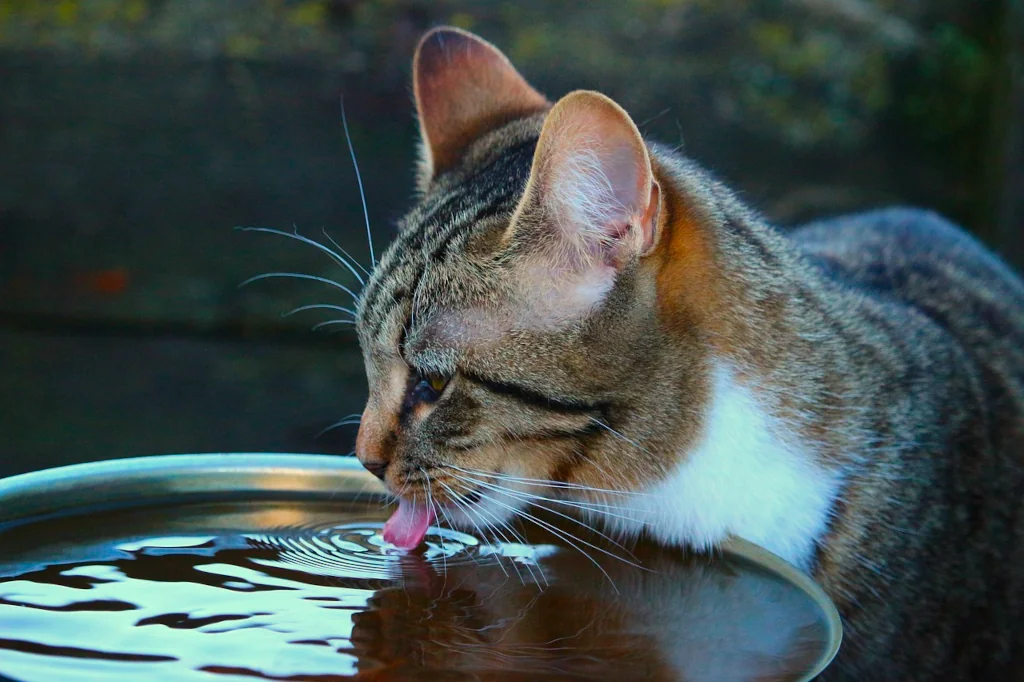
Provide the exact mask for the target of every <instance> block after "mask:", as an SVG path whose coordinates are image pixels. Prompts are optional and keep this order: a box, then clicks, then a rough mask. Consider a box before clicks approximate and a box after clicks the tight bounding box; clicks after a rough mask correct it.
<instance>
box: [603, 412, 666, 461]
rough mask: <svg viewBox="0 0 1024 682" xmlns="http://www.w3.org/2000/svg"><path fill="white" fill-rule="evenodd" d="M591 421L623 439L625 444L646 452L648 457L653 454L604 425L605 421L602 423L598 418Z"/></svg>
mask: <svg viewBox="0 0 1024 682" xmlns="http://www.w3.org/2000/svg"><path fill="white" fill-rule="evenodd" d="M590 421H591V422H593V423H594V424H597V425H598V426H600V427H601V428H604V429H607V430H608V432H609V433H611V434H612V435H614V436H616V437H618V438H619V439H621V440H622V441H624V442H626V443H629V444H630V445H632V446H633V447H635V448H636V449H637V450H639V451H640V452H645V453H647V454H648V455H649V454H651V451H650V450H648V449H647V448H645V447H643V446H642V445H640V444H639V443H637V442H636V441H635V440H632V439H629V438H626V437H625V436H624V435H622V434H621V433H619V432H618V431H616V430H615V429H613V428H612V427H611V426H609V425H608V424H605V423H604V422H603V421H601V420H600V419H598V418H597V417H590Z"/></svg>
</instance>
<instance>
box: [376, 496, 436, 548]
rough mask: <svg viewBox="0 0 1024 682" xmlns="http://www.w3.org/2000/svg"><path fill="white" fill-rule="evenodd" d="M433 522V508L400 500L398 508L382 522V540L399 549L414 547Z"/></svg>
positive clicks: (425, 534)
mask: <svg viewBox="0 0 1024 682" xmlns="http://www.w3.org/2000/svg"><path fill="white" fill-rule="evenodd" d="M433 522H434V510H433V509H432V508H430V507H427V506H424V505H420V504H416V503H415V502H409V501H408V500H404V499H403V500H400V501H399V502H398V509H397V510H395V513H394V514H392V515H391V518H390V519H388V522H387V523H385V524H384V533H383V535H384V541H385V542H390V543H391V544H392V545H394V546H395V547H398V548H399V549H415V548H416V547H417V546H419V544H420V543H421V542H423V538H425V537H426V536H427V529H428V528H430V524H431V523H433Z"/></svg>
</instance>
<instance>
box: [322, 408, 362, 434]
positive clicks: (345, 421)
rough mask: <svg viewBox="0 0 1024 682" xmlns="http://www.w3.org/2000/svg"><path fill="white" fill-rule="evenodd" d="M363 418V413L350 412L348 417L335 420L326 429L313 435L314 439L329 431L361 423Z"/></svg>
mask: <svg viewBox="0 0 1024 682" xmlns="http://www.w3.org/2000/svg"><path fill="white" fill-rule="evenodd" d="M355 417H359V418H358V419H356V418H355ZM362 420H363V418H362V416H361V415H355V414H350V415H348V416H347V417H343V418H342V419H340V420H338V421H336V422H334V423H333V424H331V425H330V426H326V427H324V429H323V430H322V431H320V432H319V433H318V434H316V435H315V436H313V440H316V439H317V438H319V437H320V436H322V435H324V434H325V433H327V432H328V431H333V430H334V429H339V428H341V427H342V426H355V425H356V424H358V423H360V422H361V421H362Z"/></svg>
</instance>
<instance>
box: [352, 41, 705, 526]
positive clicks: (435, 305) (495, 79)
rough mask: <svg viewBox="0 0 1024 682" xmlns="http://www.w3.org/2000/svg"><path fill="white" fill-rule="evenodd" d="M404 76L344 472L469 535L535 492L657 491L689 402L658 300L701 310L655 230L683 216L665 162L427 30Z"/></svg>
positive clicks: (699, 360) (686, 376)
mask: <svg viewBox="0 0 1024 682" xmlns="http://www.w3.org/2000/svg"><path fill="white" fill-rule="evenodd" d="M413 71H414V88H415V97H416V109H417V113H418V115H419V123H420V130H421V134H422V157H421V158H422V160H421V165H420V173H419V182H418V184H419V187H418V190H419V193H418V198H417V203H416V205H415V206H414V207H413V208H412V210H411V211H410V212H409V213H408V215H407V216H406V217H405V218H404V219H403V220H402V221H401V225H400V230H399V233H398V235H397V237H396V238H395V240H394V242H393V243H392V244H391V245H390V247H389V248H388V250H387V252H386V253H385V254H384V256H383V257H382V258H381V260H380V263H379V264H378V265H377V267H376V269H375V270H374V272H373V273H372V278H371V279H370V281H369V282H368V283H367V286H366V289H365V293H364V295H363V296H362V298H361V300H360V302H359V308H358V316H357V329H358V334H359V340H360V343H361V346H362V349H363V355H364V358H365V362H366V370H367V377H368V382H369V392H370V395H369V400H368V403H367V406H366V410H365V412H364V414H363V418H362V423H361V426H360V430H359V436H358V441H357V455H358V457H359V459H360V461H362V462H363V464H364V465H365V466H366V467H367V468H368V469H370V470H371V471H374V472H375V473H377V474H378V476H380V477H381V478H382V479H383V480H384V481H385V482H386V484H387V485H388V487H389V488H390V489H391V490H392V492H394V493H395V494H398V495H400V496H402V497H404V498H409V499H416V500H419V501H420V502H425V501H426V500H427V499H428V498H430V499H432V500H433V501H435V502H437V503H439V504H442V505H443V506H444V507H445V508H446V509H447V511H448V512H449V514H450V515H451V516H452V517H453V518H455V519H462V521H464V522H472V521H475V523H477V524H480V525H495V524H500V522H501V521H503V520H504V519H506V518H507V517H508V516H509V515H510V513H511V511H512V509H513V508H519V507H521V506H523V503H524V502H525V500H526V495H525V494H523V493H524V491H528V490H531V489H532V490H533V492H535V493H536V492H538V491H539V492H540V493H541V494H543V492H544V490H545V488H544V487H543V486H544V485H545V484H544V483H541V482H548V481H554V482H558V483H567V484H568V485H569V486H572V487H573V488H574V489H575V486H589V487H592V488H600V489H614V490H628V489H632V488H639V487H642V486H645V485H648V484H650V483H651V482H653V481H655V480H657V479H658V478H659V477H660V476H662V475H664V473H665V472H666V471H667V469H668V468H669V467H670V466H671V464H672V463H673V458H674V457H675V456H676V455H675V452H676V450H677V449H678V447H679V445H680V444H681V443H682V444H685V443H686V442H688V440H690V439H692V438H693V437H694V431H695V428H696V426H695V422H694V416H693V415H695V414H698V413H699V412H700V411H701V405H702V403H703V401H704V400H705V398H706V394H707V392H708V387H707V383H708V378H707V377H708V374H707V358H706V355H705V353H704V351H703V350H702V348H703V346H702V344H701V343H699V339H698V332H697V329H698V327H699V325H698V324H696V321H695V320H694V319H690V317H688V315H689V313H688V312H687V310H686V309H685V306H684V307H683V308H679V307H678V302H679V301H680V300H684V299H685V297H683V296H680V295H678V292H676V291H674V289H675V288H676V287H677V284H676V283H677V280H678V273H679V268H680V267H681V268H684V269H686V268H689V276H690V277H692V278H693V279H694V281H696V282H697V283H698V286H697V287H696V289H694V288H693V287H690V288H689V289H688V291H690V293H691V294H693V292H694V291H696V292H697V293H696V294H693V295H695V296H698V297H699V296H700V287H699V282H700V277H701V265H700V263H699V260H698V259H696V258H691V256H692V253H683V254H680V253H675V251H677V250H678V249H679V247H678V244H679V240H678V239H675V238H673V235H672V234H671V233H672V232H679V231H680V230H686V229H688V228H687V226H688V225H689V224H690V222H692V221H693V220H694V218H693V217H692V215H691V213H692V211H691V209H690V208H689V207H688V206H684V205H682V204H681V202H680V201H679V200H678V199H675V198H673V197H672V196H670V193H669V192H667V191H666V189H665V187H664V184H665V183H664V182H662V181H661V180H660V179H659V178H661V177H663V176H664V174H666V173H668V172H669V171H668V170H667V169H666V168H664V167H663V166H664V162H663V161H659V160H658V159H656V158H655V156H654V155H653V154H652V151H651V150H650V148H649V147H648V145H647V144H646V143H645V142H644V140H643V138H642V137H641V134H640V132H639V131H638V129H637V127H636V125H635V124H634V123H633V121H632V120H631V119H630V117H629V115H628V114H627V113H626V112H625V111H624V110H623V109H622V108H621V107H620V106H618V105H617V104H615V103H614V102H613V101H612V100H610V99H608V98H607V97H605V96H603V95H601V94H598V93H595V92H583V91H579V92H574V93H571V94H569V95H566V96H565V97H563V98H562V99H560V100H559V101H557V102H556V103H554V104H552V103H551V102H549V101H548V100H547V99H546V98H545V97H544V96H542V95H541V94H540V93H538V92H537V91H536V90H535V89H534V88H533V87H531V86H530V85H529V84H528V83H527V82H526V81H525V80H524V79H523V77H522V76H521V75H520V74H519V73H518V72H517V71H516V70H515V68H514V67H513V66H512V65H511V64H510V63H509V61H508V60H507V59H506V58H505V56H504V55H503V54H502V53H501V52H499V51H498V50H497V49H496V48H495V47H493V46H492V45H490V44H488V43H486V42H484V41H483V40H481V39H480V38H477V37H476V36H473V35H471V34H468V33H465V32H463V31H459V30H456V29H450V28H445V29H437V30H435V31H432V32H431V33H429V34H428V35H427V36H426V37H425V38H424V39H423V40H422V42H421V43H420V45H419V47H418V49H417V52H416V57H415V61H414V67H413ZM689 241H690V243H689V245H688V248H689V249H693V250H694V252H697V251H699V248H700V247H699V244H694V240H689ZM670 262H671V263H672V264H673V265H672V267H671V268H670V267H669V266H668V264H669V263H670ZM688 264H689V265H688ZM669 301H671V302H672V303H667V302H669ZM669 308H672V309H671V310H669ZM670 336H671V339H672V340H671V342H670V341H669V340H668V339H669V337H670ZM496 487H502V488H509V489H511V490H513V491H518V494H519V495H520V496H517V494H515V493H500V491H498V490H496ZM563 487H565V486H563ZM456 495H458V496H461V497H460V498H459V499H454V498H455V496H456ZM467 513H468V514H469V518H467V516H466V514H467Z"/></svg>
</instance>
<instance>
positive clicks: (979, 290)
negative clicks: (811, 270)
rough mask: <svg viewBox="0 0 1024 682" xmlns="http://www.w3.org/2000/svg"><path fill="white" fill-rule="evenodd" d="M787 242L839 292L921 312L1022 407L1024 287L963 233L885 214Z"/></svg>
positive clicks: (921, 216)
mask: <svg viewBox="0 0 1024 682" xmlns="http://www.w3.org/2000/svg"><path fill="white" fill-rule="evenodd" d="M789 237H790V238H791V239H792V241H793V242H795V243H796V245H797V246H798V247H799V248H800V249H801V250H802V251H803V252H804V253H805V254H806V255H807V256H808V257H809V258H810V260H811V261H812V262H814V263H815V264H817V265H818V266H819V267H820V268H822V269H823V270H824V271H825V273H826V275H827V277H828V278H829V280H831V281H832V282H834V283H835V284H837V285H838V286H840V287H843V288H849V289H854V290H857V291H858V293H860V294H863V295H866V296H869V297H874V298H877V299H881V300H883V301H887V302H898V303H902V304H904V305H906V306H908V307H910V308H914V309H916V310H917V311H919V312H920V313H923V314H924V316H925V317H926V318H928V319H929V320H930V321H931V322H933V323H934V324H936V325H938V326H940V327H941V328H942V329H944V330H945V331H946V332H947V333H948V334H949V335H950V337H951V338H952V339H954V340H955V341H956V342H958V343H959V344H960V345H961V347H962V348H963V350H964V351H966V352H967V353H968V354H969V355H971V356H972V357H973V358H974V359H975V361H976V362H978V363H979V364H980V365H981V366H982V369H983V370H985V371H986V372H988V371H995V372H997V373H998V374H1000V375H1001V378H1002V380H1003V381H1005V382H1007V383H1008V384H1010V386H1008V387H1007V388H1009V389H1010V390H1011V392H1013V393H1015V394H1016V397H1017V399H1018V400H1024V283H1022V281H1021V279H1020V278H1019V277H1018V276H1017V275H1016V274H1015V273H1014V272H1013V271H1012V270H1011V269H1010V268H1009V267H1008V266H1007V265H1006V264H1005V263H1003V262H1002V261H1001V260H999V258H998V257H996V256H995V255H994V254H993V253H992V252H990V251H989V250H988V249H986V248H985V247H984V246H983V245H982V244H981V243H980V242H978V241H977V240H976V239H974V238H973V237H971V236H970V235H969V234H967V233H966V232H965V231H963V230H962V229H960V228H958V227H957V226H955V225H954V224H952V223H950V222H949V221H947V220H945V219H943V218H942V217H940V216H939V215H937V214H935V213H932V212H929V211H923V210H918V209H911V208H889V209H883V210H877V211H870V212H865V213H858V214H853V215H849V216H843V217H839V218H834V219H831V220H827V221H822V222H817V223H812V224H810V225H807V226H805V227H802V228H799V229H796V230H794V231H792V232H791V233H789ZM896 314H897V315H898V314H899V313H898V312H897V313H896ZM1020 408H1021V409H1022V410H1024V405H1021V406H1020Z"/></svg>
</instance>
